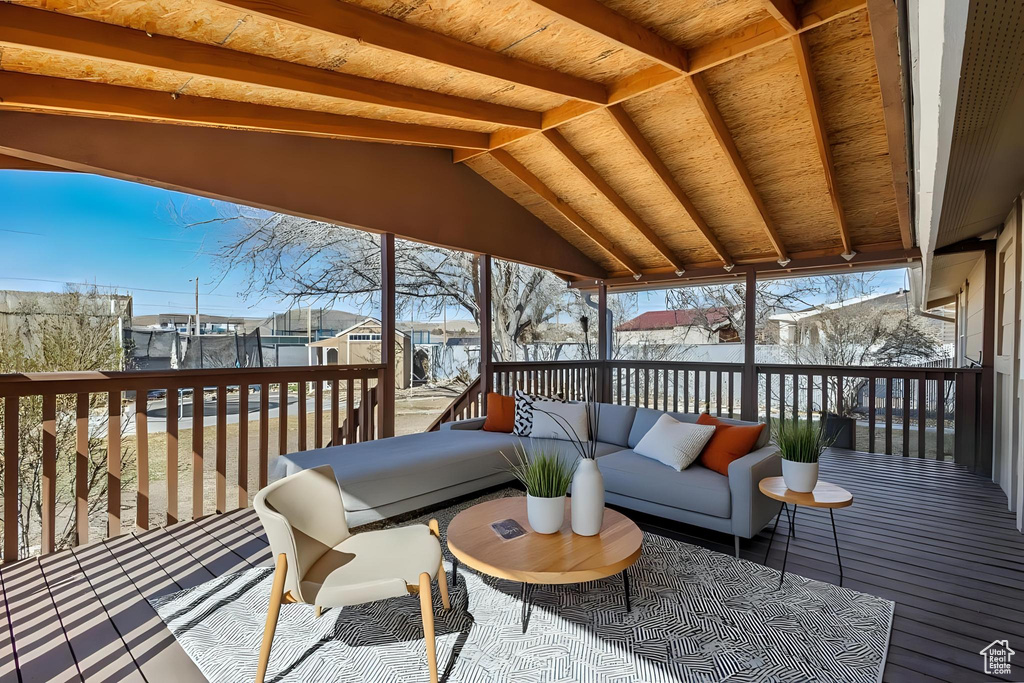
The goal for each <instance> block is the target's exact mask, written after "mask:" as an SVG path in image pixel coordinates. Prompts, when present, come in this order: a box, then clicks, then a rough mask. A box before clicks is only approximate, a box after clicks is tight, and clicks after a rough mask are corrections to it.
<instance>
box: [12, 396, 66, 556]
mask: <svg viewBox="0 0 1024 683" xmlns="http://www.w3.org/2000/svg"><path fill="white" fill-rule="evenodd" d="M42 417H43V479H42V482H40V494H41V495H40V503H41V504H42V508H43V509H42V515H41V522H42V527H43V528H42V532H43V534H42V540H41V543H40V546H41V547H40V551H41V552H42V553H43V554H46V553H52V552H53V548H54V545H55V538H54V537H55V535H56V528H57V527H56V521H55V516H56V514H57V397H56V396H54V395H53V394H47V395H44V396H43V416H42ZM4 493H7V491H5V492H4Z"/></svg>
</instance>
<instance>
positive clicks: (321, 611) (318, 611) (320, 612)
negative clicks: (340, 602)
mask: <svg viewBox="0 0 1024 683" xmlns="http://www.w3.org/2000/svg"><path fill="white" fill-rule="evenodd" d="M323 613H324V608H323V607H321V606H320V605H317V606H316V618H317V619H319V618H320V616H321V615H322V614H323Z"/></svg>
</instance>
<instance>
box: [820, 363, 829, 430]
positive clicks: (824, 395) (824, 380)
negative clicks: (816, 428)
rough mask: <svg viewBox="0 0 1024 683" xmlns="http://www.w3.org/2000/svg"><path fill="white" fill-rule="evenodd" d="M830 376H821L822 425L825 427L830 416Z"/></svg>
mask: <svg viewBox="0 0 1024 683" xmlns="http://www.w3.org/2000/svg"><path fill="white" fill-rule="evenodd" d="M828 380H829V376H828V375H822V376H821V424H822V425H823V426H824V424H825V418H826V417H827V415H828V384H829V381H828Z"/></svg>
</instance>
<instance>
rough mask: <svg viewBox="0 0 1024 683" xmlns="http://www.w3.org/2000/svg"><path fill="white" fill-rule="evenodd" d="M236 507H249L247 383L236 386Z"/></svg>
mask: <svg viewBox="0 0 1024 683" xmlns="http://www.w3.org/2000/svg"><path fill="white" fill-rule="evenodd" d="M238 507H240V508H245V507H249V385H248V384H241V385H239V387H238Z"/></svg>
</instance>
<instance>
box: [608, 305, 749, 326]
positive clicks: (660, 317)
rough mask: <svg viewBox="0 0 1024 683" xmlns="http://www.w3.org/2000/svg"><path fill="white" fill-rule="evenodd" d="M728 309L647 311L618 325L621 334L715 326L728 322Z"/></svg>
mask: <svg viewBox="0 0 1024 683" xmlns="http://www.w3.org/2000/svg"><path fill="white" fill-rule="evenodd" d="M728 318H729V315H728V309H725V308H722V307H716V308H709V309H707V310H706V311H700V310H696V309H685V310H679V311H647V312H646V313H641V314H640V315H638V316H637V317H635V318H633V319H632V320H627V321H626V322H624V323H622V324H621V325H618V326H617V327H616V328H615V329H616V331H619V332H637V331H642V330H671V329H673V328H675V327H687V326H689V325H693V324H695V323H702V322H704V321H705V320H706V321H707V322H708V323H710V324H712V325H714V324H715V323H720V322H722V321H724V320H728Z"/></svg>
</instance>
